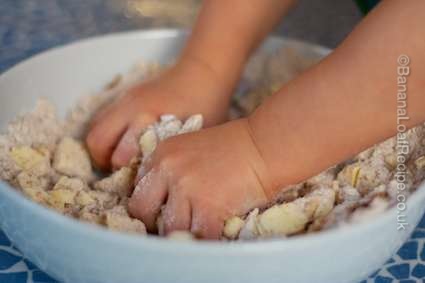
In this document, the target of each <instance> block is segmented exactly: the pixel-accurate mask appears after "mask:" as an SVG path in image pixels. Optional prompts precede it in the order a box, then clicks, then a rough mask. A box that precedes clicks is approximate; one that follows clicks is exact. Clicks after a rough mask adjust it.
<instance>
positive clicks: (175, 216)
mask: <svg viewBox="0 0 425 283" xmlns="http://www.w3.org/2000/svg"><path fill="white" fill-rule="evenodd" d="M162 219H163V223H164V229H165V234H166V235H167V234H169V233H171V232H173V231H187V230H190V222H191V208H190V202H189V200H188V199H187V198H185V197H184V196H183V195H182V194H179V193H178V192H175V193H171V194H170V195H169V196H168V200H167V204H166V206H165V207H164V209H163V212H162Z"/></svg>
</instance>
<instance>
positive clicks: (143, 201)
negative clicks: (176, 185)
mask: <svg viewBox="0 0 425 283" xmlns="http://www.w3.org/2000/svg"><path fill="white" fill-rule="evenodd" d="M166 198H167V180H166V179H165V178H163V176H162V174H161V172H159V171H158V170H156V169H153V170H151V171H149V172H148V173H147V174H146V175H145V176H144V177H143V178H142V179H141V180H140V182H139V183H138V184H137V185H136V188H135V189H134V192H133V195H132V196H131V198H130V201H129V204H128V206H129V211H130V214H131V215H132V216H133V217H135V218H138V219H140V220H142V221H143V223H145V225H146V227H147V229H148V231H149V232H156V228H157V227H156V219H157V217H158V215H159V213H160V212H161V206H162V205H163V203H164V202H165V200H166Z"/></svg>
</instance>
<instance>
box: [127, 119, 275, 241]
mask: <svg viewBox="0 0 425 283" xmlns="http://www.w3.org/2000/svg"><path fill="white" fill-rule="evenodd" d="M141 170H142V171H143V172H141V176H140V177H142V176H144V177H143V178H142V179H141V180H140V182H139V183H138V185H137V186H136V189H135V191H134V193H133V196H132V197H131V199H130V203H129V209H130V212H131V214H132V215H133V216H135V217H137V218H139V219H141V220H142V221H143V222H144V223H145V224H146V226H147V228H148V230H150V231H155V230H156V219H157V217H158V215H159V214H160V212H161V207H162V206H163V205H165V207H164V208H163V210H162V217H163V222H164V224H165V233H166V234H167V233H170V232H171V231H175V230H190V231H191V232H192V233H193V234H195V235H197V236H199V237H202V238H209V239H217V238H219V237H220V236H221V233H222V228H223V223H224V221H225V220H226V219H227V218H228V217H230V216H233V215H243V214H245V213H247V212H248V211H249V210H251V209H252V208H254V207H259V206H260V207H261V206H263V205H265V204H266V203H267V200H268V198H267V196H266V193H265V188H267V187H269V186H270V181H269V178H268V176H267V170H266V166H265V164H264V161H263V160H262V157H261V156H260V153H259V151H258V150H257V148H256V146H255V142H254V141H253V139H252V136H251V134H250V128H249V125H248V121H247V120H246V119H241V120H237V121H233V122H229V123H226V124H223V125H221V126H217V127H213V128H209V129H205V130H201V131H200V132H196V133H191V134H185V135H181V136H176V137H173V138H170V139H168V140H166V141H164V142H163V143H161V144H160V145H159V146H158V148H157V149H156V151H155V152H154V153H153V155H152V157H151V158H150V159H149V161H148V162H147V164H146V165H145V166H144V168H142V169H141Z"/></svg>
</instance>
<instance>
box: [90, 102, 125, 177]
mask: <svg viewBox="0 0 425 283" xmlns="http://www.w3.org/2000/svg"><path fill="white" fill-rule="evenodd" d="M128 120H129V114H128V113H125V111H124V113H123V111H120V109H115V108H113V109H111V111H110V112H109V113H107V114H104V115H103V119H102V120H99V121H97V122H96V123H94V124H93V126H92V128H91V129H90V131H89V133H88V135H87V138H86V143H87V146H88V149H89V151H90V153H91V156H92V158H93V160H94V161H95V163H96V165H97V166H99V167H100V168H101V169H108V168H109V167H110V160H111V156H112V152H113V150H114V148H115V146H116V144H117V143H118V141H119V139H120V137H121V135H122V134H123V133H124V132H125V130H126V128H127V126H128Z"/></svg>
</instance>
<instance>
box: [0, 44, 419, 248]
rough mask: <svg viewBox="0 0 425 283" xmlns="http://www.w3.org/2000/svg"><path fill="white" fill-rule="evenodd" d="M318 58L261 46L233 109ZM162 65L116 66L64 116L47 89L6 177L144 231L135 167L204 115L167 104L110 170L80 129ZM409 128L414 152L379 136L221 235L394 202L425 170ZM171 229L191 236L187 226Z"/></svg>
mask: <svg viewBox="0 0 425 283" xmlns="http://www.w3.org/2000/svg"><path fill="white" fill-rule="evenodd" d="M317 60H318V59H317V58H304V57H302V56H301V55H300V54H299V53H297V52H296V51H295V50H292V49H288V48H284V49H282V50H280V51H278V52H277V53H276V54H274V55H272V56H266V55H258V56H257V57H255V58H254V59H253V61H252V62H251V64H250V65H249V66H248V68H247V71H246V73H245V75H244V79H243V82H242V87H241V89H240V91H239V94H237V95H236V96H235V100H234V105H233V106H234V107H233V108H232V110H231V113H230V117H231V118H236V117H240V116H244V115H247V114H248V113H250V112H251V111H252V110H253V109H255V107H256V106H258V105H259V104H260V103H261V101H262V100H263V99H264V98H265V97H267V96H268V95H270V94H271V93H272V92H274V91H275V90H277V89H278V88H279V87H280V86H281V85H282V84H283V83H285V82H286V81H288V80H290V79H291V78H293V77H294V76H296V75H297V74H298V73H299V72H301V71H302V70H304V69H305V68H307V67H308V66H310V65H311V64H313V63H315V62H316V61H317ZM282 66H284V68H282ZM160 69H161V68H160V67H159V66H157V65H144V64H139V65H137V66H136V67H135V68H134V69H133V70H132V71H130V72H129V73H128V74H126V75H125V76H117V77H116V78H115V79H114V80H113V81H112V82H111V83H110V84H109V85H108V86H107V87H106V88H105V90H103V91H102V92H101V93H99V94H96V95H92V96H87V97H84V98H82V99H81V100H80V101H79V102H78V103H77V105H76V106H75V107H73V108H72V109H71V111H70V113H69V115H68V117H67V118H66V119H65V121H62V120H60V119H59V118H58V117H57V116H56V113H55V108H54V106H53V105H52V104H51V103H50V102H49V101H47V100H45V99H40V100H39V101H38V103H37V105H36V107H35V109H34V110H33V111H32V112H29V113H27V114H24V115H21V116H18V117H17V118H16V119H15V120H14V121H12V122H11V123H10V124H9V125H8V128H7V130H6V132H5V133H4V134H3V135H1V136H0V178H1V179H2V180H4V181H7V182H8V183H10V184H11V185H12V186H14V187H15V188H17V189H19V190H20V191H21V192H22V193H23V194H24V195H25V196H27V197H28V198H30V199H32V200H33V201H35V202H37V203H39V204H41V205H44V206H46V207H50V208H53V209H55V210H56V211H58V212H60V213H62V214H64V215H67V216H70V217H73V218H76V219H80V220H82V221H86V222H89V223H94V224H98V225H101V226H105V227H107V228H109V229H113V230H118V231H124V232H129V233H137V234H146V229H145V225H144V224H143V223H142V222H141V221H139V220H137V219H134V218H132V217H131V216H130V215H129V214H128V212H127V203H128V198H129V196H130V194H131V191H132V188H133V186H134V184H133V182H134V178H135V176H136V173H137V168H138V166H139V165H140V164H141V163H143V159H144V158H146V157H147V156H149V155H150V154H151V153H152V152H153V151H154V150H155V147H156V146H157V144H158V143H159V142H161V141H162V140H164V139H167V138H169V137H172V136H175V135H178V134H182V133H187V132H192V131H197V130H199V129H201V128H202V116H201V115H193V116H191V117H190V118H188V119H187V120H186V121H180V120H178V119H177V118H176V117H175V116H173V115H169V114H167V115H163V116H161V117H160V120H159V121H158V122H157V123H155V124H154V125H151V126H149V127H148V128H147V129H146V130H145V131H144V132H143V134H142V135H141V137H140V149H141V152H142V153H143V155H142V156H143V158H138V159H135V160H134V161H133V162H132V164H131V165H129V166H128V167H124V168H121V169H120V170H118V171H116V172H113V173H111V174H110V175H108V176H103V175H102V174H101V173H99V172H97V171H96V170H95V168H94V167H93V165H92V162H91V160H90V156H89V153H88V152H87V149H86V147H85V145H84V144H83V139H84V136H85V134H86V131H87V128H88V123H89V121H90V120H91V118H92V117H93V115H94V114H95V113H96V111H97V110H99V109H100V108H101V107H102V106H104V105H105V104H107V103H108V102H110V101H112V100H113V99H116V98H117V97H119V96H120V95H121V94H122V93H124V91H125V89H127V88H128V87H129V86H131V85H132V84H134V83H135V82H138V81H141V80H144V79H146V78H148V77H151V76H153V75H155V74H157V73H158V71H159V70H160ZM241 94H243V95H241ZM406 136H407V139H406V140H407V142H408V144H409V147H410V151H409V152H408V153H402V152H399V151H398V148H397V141H396V139H395V138H391V139H389V140H387V141H385V142H383V143H381V144H378V145H375V146H373V147H371V148H369V149H367V150H365V151H364V152H362V153H360V154H358V155H357V156H355V157H353V158H352V159H350V160H347V161H346V162H343V163H341V164H338V165H336V166H333V167H332V168H329V169H328V170H326V171H325V172H322V173H321V174H319V175H317V176H315V177H313V178H310V179H309V180H306V181H305V182H302V183H300V184H296V185H293V186H290V187H288V188H286V189H285V190H283V192H282V193H281V195H280V196H279V198H278V199H277V200H276V202H274V203H273V204H270V206H269V207H266V208H256V209H254V210H252V211H251V212H250V213H249V214H248V215H245V216H235V217H232V218H230V219H228V220H227V221H226V223H225V227H224V232H223V239H227V240H237V239H240V240H252V239H260V238H270V237H286V236H292V235H297V234H301V233H310V232H315V231H319V230H322V229H328V228H331V227H336V226H340V225H346V224H348V223H354V222H361V221H364V220H367V219H370V218H372V217H375V216H376V215H377V214H379V213H381V212H383V211H385V210H386V209H387V208H388V207H391V206H392V205H394V204H395V203H396V197H397V195H398V194H405V195H406V197H407V196H408V195H409V194H411V193H412V191H413V190H414V189H415V188H416V187H417V185H418V184H419V183H420V182H421V181H422V180H424V179H425V127H424V126H423V125H420V126H418V127H416V128H414V129H412V130H410V131H408V133H407V135H406ZM398 154H403V155H404V156H405V157H406V158H405V159H406V162H405V165H406V167H407V173H406V182H405V183H406V187H407V189H406V190H404V191H402V192H398V191H397V185H398V183H397V180H396V174H395V173H396V166H397V162H396V161H397V155H398ZM160 222H161V221H160V219H159V221H158V224H159V226H161V223H160ZM159 229H161V227H159ZM170 238H172V239H177V240H191V239H193V238H192V237H191V235H188V234H185V233H183V232H175V233H173V234H171V235H170Z"/></svg>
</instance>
